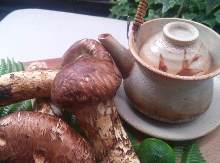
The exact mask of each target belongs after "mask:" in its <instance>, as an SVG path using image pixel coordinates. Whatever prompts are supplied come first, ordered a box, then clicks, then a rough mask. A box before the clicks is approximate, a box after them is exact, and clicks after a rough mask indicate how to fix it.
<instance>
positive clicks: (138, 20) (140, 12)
mask: <svg viewBox="0 0 220 163" xmlns="http://www.w3.org/2000/svg"><path fill="white" fill-rule="evenodd" d="M147 8H148V1H147V0H140V2H139V5H138V8H137V11H136V15H135V19H134V24H133V27H132V30H133V31H134V32H135V31H137V30H138V29H139V27H140V26H141V24H143V23H144V16H145V15H146V12H147Z"/></svg>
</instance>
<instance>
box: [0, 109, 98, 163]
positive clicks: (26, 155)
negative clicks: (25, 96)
mask: <svg viewBox="0 0 220 163" xmlns="http://www.w3.org/2000/svg"><path fill="white" fill-rule="evenodd" d="M0 162H13V163H34V162H35V163H49V162H51V163H61V162H62V163H71V162H72V163H94V162H95V157H94V154H93V152H92V149H91V147H90V146H89V144H88V143H87V142H86V141H85V140H84V139H83V138H82V137H81V136H80V135H79V134H78V133H76V132H75V131H74V130H73V129H72V128H71V127H70V126H68V125H67V124H66V123H65V122H64V121H62V120H61V119H59V118H56V117H53V116H50V115H47V114H43V113H37V112H16V113H12V114H10V115H8V116H5V117H3V118H1V119H0Z"/></svg>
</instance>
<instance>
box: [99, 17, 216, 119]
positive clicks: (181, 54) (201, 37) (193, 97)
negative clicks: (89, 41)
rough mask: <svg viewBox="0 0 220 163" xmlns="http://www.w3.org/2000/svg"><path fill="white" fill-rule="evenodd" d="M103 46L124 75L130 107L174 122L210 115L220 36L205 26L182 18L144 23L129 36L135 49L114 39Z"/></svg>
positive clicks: (106, 39) (105, 39)
mask: <svg viewBox="0 0 220 163" xmlns="http://www.w3.org/2000/svg"><path fill="white" fill-rule="evenodd" d="M99 41H100V42H101V43H102V44H103V45H104V47H105V48H106V49H107V50H108V51H109V52H110V53H111V55H112V57H113V59H114V61H115V63H116V64H117V66H118V68H119V69H120V71H121V73H122V75H123V78H124V80H123V85H124V90H125V93H126V95H127V97H128V99H129V100H130V103H131V104H132V105H133V106H134V108H136V109H137V110H138V111H140V112H141V113H143V114H144V115H146V116H148V117H150V118H153V119H156V120H159V121H163V122H169V123H179V122H186V121H190V120H192V119H194V118H195V117H197V116H198V115H200V114H202V113H204V112H205V111H206V110H207V109H208V108H209V105H210V103H211V101H212V95H213V77H214V76H216V75H218V74H219V72H220V55H219V52H220V36H219V35H218V34H217V33H216V32H214V31H213V30H211V29H210V28H208V27H206V26H205V25H202V24H199V23H196V22H193V21H189V20H185V19H178V18H160V19H154V20H150V21H147V22H145V23H143V24H142V25H141V26H140V28H139V29H138V30H137V31H136V32H130V34H129V50H128V49H126V48H124V47H123V46H122V45H121V44H120V43H119V42H118V41H116V39H114V38H113V37H112V36H111V35H110V34H101V35H100V36H99Z"/></svg>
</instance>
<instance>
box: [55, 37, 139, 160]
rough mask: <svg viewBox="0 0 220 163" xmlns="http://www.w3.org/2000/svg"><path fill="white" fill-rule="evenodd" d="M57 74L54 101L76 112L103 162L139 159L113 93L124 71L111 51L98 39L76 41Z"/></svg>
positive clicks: (81, 125) (98, 158) (97, 156)
mask: <svg viewBox="0 0 220 163" xmlns="http://www.w3.org/2000/svg"><path fill="white" fill-rule="evenodd" d="M63 66H64V67H63V68H62V69H61V71H60V72H59V73H58V74H57V75H56V77H55V79H54V82H53V86H52V90H51V98H52V101H53V102H54V103H55V104H57V105H58V106H61V107H63V108H66V109H68V110H69V111H70V112H72V113H73V114H75V115H76V117H77V119H78V120H79V123H80V127H81V128H82V129H83V131H84V132H85V134H86V135H87V137H88V140H89V142H90V143H91V144H92V146H93V147H94V150H95V153H96V159H97V160H98V161H101V162H115V163H119V162H120V163H129V162H132V163H136V162H139V160H138V158H137V156H136V154H135V152H134V150H133V149H132V145H131V143H130V141H129V139H128V137H127V134H126V132H125V130H124V128H123V126H122V124H121V121H120V119H119V116H118V114H117V111H116V106H115V103H114V100H113V99H114V96H115V94H116V91H117V89H118V87H119V85H120V83H121V74H120V73H119V71H118V69H117V68H116V66H115V64H114V62H113V60H112V58H111V57H110V54H109V53H108V52H107V51H106V50H105V48H104V47H103V46H102V45H101V44H100V43H99V42H97V41H95V40H89V39H84V40H81V41H78V42H77V43H75V44H74V45H73V46H72V47H71V48H70V49H69V50H68V51H67V52H66V54H65V55H64V60H63Z"/></svg>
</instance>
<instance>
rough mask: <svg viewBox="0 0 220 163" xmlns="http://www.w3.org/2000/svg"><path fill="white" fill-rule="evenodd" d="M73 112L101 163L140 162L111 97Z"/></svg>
mask: <svg viewBox="0 0 220 163" xmlns="http://www.w3.org/2000/svg"><path fill="white" fill-rule="evenodd" d="M91 108H92V109H91ZM74 114H75V115H76V117H77V118H78V120H79V123H80V127H81V128H82V129H83V130H84V132H85V134H86V135H87V137H88V140H89V142H90V144H92V146H93V147H94V150H95V154H96V157H97V160H99V161H101V162H102V163H109V162H114V163H118V162H120V163H129V162H132V163H139V162H140V161H139V159H138V158H137V155H136V154H135V152H134V151H133V149H132V145H131V143H130V140H129V138H128V136H127V134H126V132H125V130H124V128H123V126H122V123H121V121H120V118H119V116H118V113H117V111H116V106H115V103H114V100H113V99H110V100H108V101H107V102H105V103H104V102H101V103H99V104H97V105H92V106H91V105H86V106H84V107H82V108H78V109H77V110H75V111H74Z"/></svg>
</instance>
